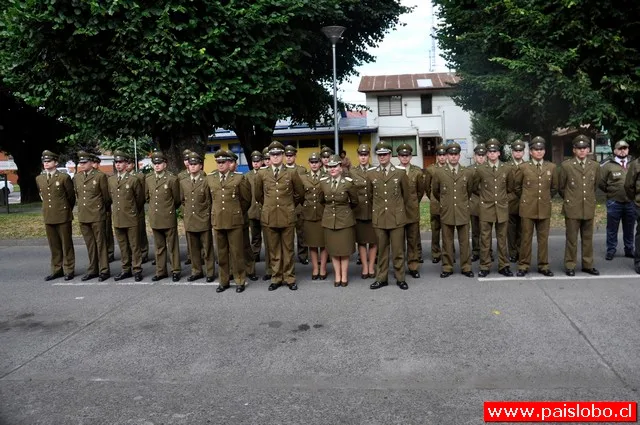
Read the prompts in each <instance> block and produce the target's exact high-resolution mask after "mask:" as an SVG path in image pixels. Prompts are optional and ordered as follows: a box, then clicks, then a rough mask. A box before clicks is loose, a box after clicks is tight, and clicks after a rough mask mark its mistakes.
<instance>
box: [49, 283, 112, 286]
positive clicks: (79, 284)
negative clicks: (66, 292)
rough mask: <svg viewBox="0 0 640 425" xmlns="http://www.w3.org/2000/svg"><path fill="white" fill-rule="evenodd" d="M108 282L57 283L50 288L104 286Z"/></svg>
mask: <svg viewBox="0 0 640 425" xmlns="http://www.w3.org/2000/svg"><path fill="white" fill-rule="evenodd" d="M108 284H109V282H58V283H52V284H51V285H52V286H105V285H108Z"/></svg>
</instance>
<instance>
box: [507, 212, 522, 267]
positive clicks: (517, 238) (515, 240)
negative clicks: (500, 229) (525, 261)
mask: <svg viewBox="0 0 640 425" xmlns="http://www.w3.org/2000/svg"><path fill="white" fill-rule="evenodd" d="M507 240H508V243H509V257H516V258H519V256H520V245H521V244H522V221H521V220H520V214H509V227H508V228H507Z"/></svg>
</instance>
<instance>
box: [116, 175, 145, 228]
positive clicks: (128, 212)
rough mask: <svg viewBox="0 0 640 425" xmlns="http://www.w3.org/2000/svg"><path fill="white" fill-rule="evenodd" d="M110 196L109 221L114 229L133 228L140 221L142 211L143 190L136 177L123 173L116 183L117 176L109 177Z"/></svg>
mask: <svg viewBox="0 0 640 425" xmlns="http://www.w3.org/2000/svg"><path fill="white" fill-rule="evenodd" d="M109 192H110V194H111V201H112V205H111V220H112V221H113V226H114V227H116V228H126V227H135V226H137V225H138V223H139V220H140V218H139V217H140V211H144V188H143V187H142V185H141V184H140V179H138V177H137V176H135V175H133V174H130V173H124V174H123V175H122V178H121V179H120V180H119V181H118V175H117V174H115V175H113V176H111V177H109Z"/></svg>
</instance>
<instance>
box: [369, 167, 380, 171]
mask: <svg viewBox="0 0 640 425" xmlns="http://www.w3.org/2000/svg"><path fill="white" fill-rule="evenodd" d="M377 168H378V167H369V168H367V171H373V170H375V169H377Z"/></svg>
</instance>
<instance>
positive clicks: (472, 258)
mask: <svg viewBox="0 0 640 425" xmlns="http://www.w3.org/2000/svg"><path fill="white" fill-rule="evenodd" d="M479 259H480V256H479V255H478V254H473V255H472V256H471V261H472V262H473V261H478V260H479Z"/></svg>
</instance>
